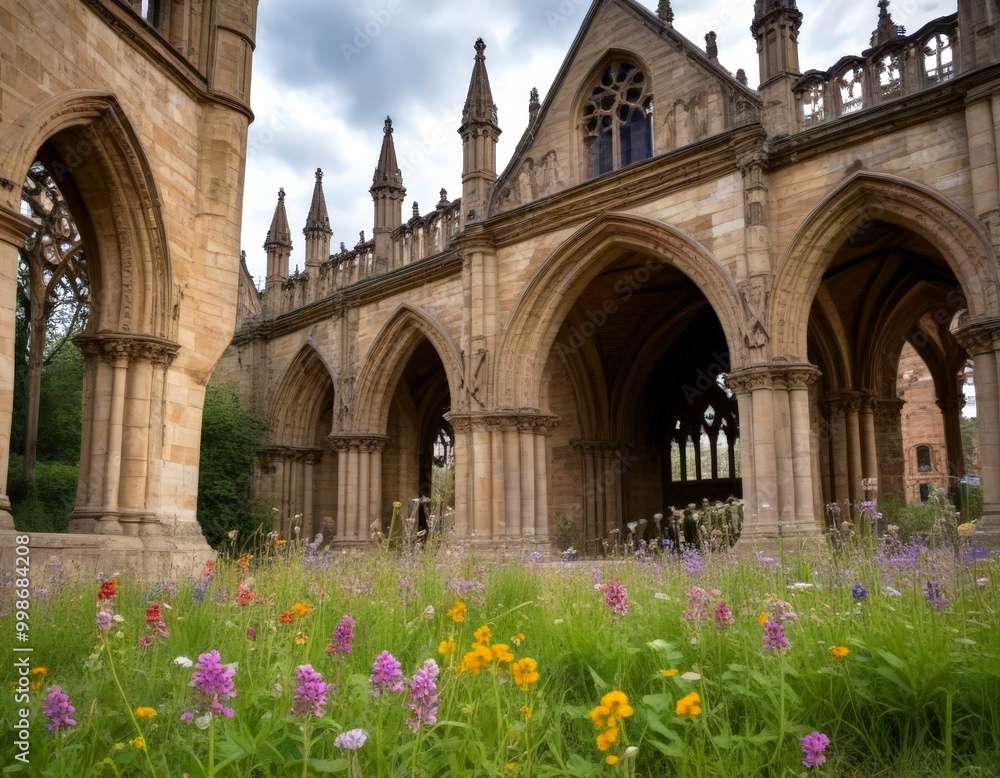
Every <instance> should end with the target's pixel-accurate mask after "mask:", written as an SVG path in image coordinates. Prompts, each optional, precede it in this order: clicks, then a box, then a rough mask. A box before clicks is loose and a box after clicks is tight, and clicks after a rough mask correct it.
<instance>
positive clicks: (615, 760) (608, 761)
mask: <svg viewBox="0 0 1000 778" xmlns="http://www.w3.org/2000/svg"><path fill="white" fill-rule="evenodd" d="M604 763H605V764H609V765H616V764H618V757H617V756H615V755H614V754H608V755H607V756H606V757H604Z"/></svg>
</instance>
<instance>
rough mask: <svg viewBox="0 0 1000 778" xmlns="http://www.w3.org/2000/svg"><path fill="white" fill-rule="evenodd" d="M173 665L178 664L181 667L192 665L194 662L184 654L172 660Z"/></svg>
mask: <svg viewBox="0 0 1000 778" xmlns="http://www.w3.org/2000/svg"><path fill="white" fill-rule="evenodd" d="M174 664H175V665H180V666H181V667H194V662H192V661H191V660H190V659H188V658H187V657H186V656H179V657H177V658H176V659H175V660H174Z"/></svg>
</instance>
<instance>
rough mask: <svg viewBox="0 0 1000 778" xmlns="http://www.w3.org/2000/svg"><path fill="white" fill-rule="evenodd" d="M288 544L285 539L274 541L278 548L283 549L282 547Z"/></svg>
mask: <svg viewBox="0 0 1000 778" xmlns="http://www.w3.org/2000/svg"><path fill="white" fill-rule="evenodd" d="M287 542H288V541H287V540H284V539H283V538H278V539H277V540H275V541H274V545H276V546H277V547H278V548H281V547H282V546H283V545H285V544H286V543H287Z"/></svg>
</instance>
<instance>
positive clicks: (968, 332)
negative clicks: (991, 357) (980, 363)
mask: <svg viewBox="0 0 1000 778" xmlns="http://www.w3.org/2000/svg"><path fill="white" fill-rule="evenodd" d="M951 334H952V335H954V336H955V340H957V341H958V342H959V344H960V345H961V346H962V348H964V349H965V350H966V351H967V352H969V354H970V355H972V356H975V355H976V354H988V353H991V352H994V351H1000V317H997V316H991V317H986V316H981V317H977V318H975V319H971V320H970V319H969V318H968V314H967V313H965V312H963V313H962V314H960V315H959V317H958V326H957V327H954V328H953V329H952V331H951Z"/></svg>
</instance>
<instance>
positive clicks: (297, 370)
mask: <svg viewBox="0 0 1000 778" xmlns="http://www.w3.org/2000/svg"><path fill="white" fill-rule="evenodd" d="M271 408H272V409H273V411H272V413H271V418H270V420H269V426H270V430H271V442H272V443H273V444H275V445H280V446H294V447H298V448H309V447H311V446H315V445H316V441H315V439H314V438H315V434H316V426H317V424H318V422H319V420H320V417H321V416H322V415H323V413H324V412H325V411H330V412H331V414H332V411H333V374H332V372H331V371H330V368H329V366H328V365H327V363H326V360H324V359H323V357H322V355H321V354H320V353H319V352H318V351H317V350H316V347H315V346H314V344H313V343H312V340H311V339H310V340H308V341H307V342H306V343H305V344H304V345H303V346H302V348H301V349H299V352H298V354H296V355H295V358H294V359H293V360H292V362H291V364H290V365H289V366H288V369H286V370H285V374H284V376H282V379H281V382H280V383H279V384H278V390H277V392H275V395H274V400H273V402H272V403H271ZM328 432H329V430H328Z"/></svg>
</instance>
